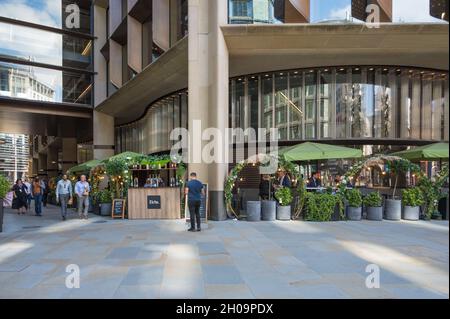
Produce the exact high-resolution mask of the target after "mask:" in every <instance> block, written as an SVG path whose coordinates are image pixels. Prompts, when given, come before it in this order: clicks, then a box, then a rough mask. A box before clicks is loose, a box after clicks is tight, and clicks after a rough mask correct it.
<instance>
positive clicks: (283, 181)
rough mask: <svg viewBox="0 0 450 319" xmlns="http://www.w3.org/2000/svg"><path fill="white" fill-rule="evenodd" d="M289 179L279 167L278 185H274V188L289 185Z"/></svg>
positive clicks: (290, 184)
mask: <svg viewBox="0 0 450 319" xmlns="http://www.w3.org/2000/svg"><path fill="white" fill-rule="evenodd" d="M291 186H292V183H291V179H290V178H289V176H288V175H287V174H286V171H285V170H284V169H281V170H279V171H278V185H277V186H275V188H276V189H279V188H281V187H291Z"/></svg>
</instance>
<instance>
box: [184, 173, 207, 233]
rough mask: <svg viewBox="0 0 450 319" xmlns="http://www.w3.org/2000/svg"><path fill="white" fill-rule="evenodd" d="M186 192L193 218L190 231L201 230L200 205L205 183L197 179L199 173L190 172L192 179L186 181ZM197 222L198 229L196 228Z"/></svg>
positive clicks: (191, 217)
mask: <svg viewBox="0 0 450 319" xmlns="http://www.w3.org/2000/svg"><path fill="white" fill-rule="evenodd" d="M184 193H185V194H186V195H187V196H188V207H189V215H190V220H191V228H189V229H188V231H191V232H194V231H198V232H199V231H201V219H200V205H201V202H202V194H203V195H204V194H205V191H204V189H203V183H202V182H200V181H199V180H198V179H197V173H194V172H192V173H191V174H190V181H189V182H187V183H186V187H185V189H184ZM195 222H197V230H196V229H195Z"/></svg>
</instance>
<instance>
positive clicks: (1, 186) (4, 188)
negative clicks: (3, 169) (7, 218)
mask: <svg viewBox="0 0 450 319" xmlns="http://www.w3.org/2000/svg"><path fill="white" fill-rule="evenodd" d="M10 188H11V185H9V182H8V180H7V179H6V178H5V177H4V176H3V175H0V233H1V232H2V231H3V199H4V198H5V197H6V194H8V192H9V190H10Z"/></svg>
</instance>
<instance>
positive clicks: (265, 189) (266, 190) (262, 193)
mask: <svg viewBox="0 0 450 319" xmlns="http://www.w3.org/2000/svg"><path fill="white" fill-rule="evenodd" d="M272 192H273V186H272V185H271V183H270V175H267V174H264V175H263V176H262V179H261V182H260V183H259V197H261V199H262V200H268V199H270V194H271V193H272Z"/></svg>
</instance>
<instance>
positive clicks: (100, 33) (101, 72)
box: [93, 5, 108, 106]
mask: <svg viewBox="0 0 450 319" xmlns="http://www.w3.org/2000/svg"><path fill="white" fill-rule="evenodd" d="M93 14H94V19H93V21H94V35H95V37H96V38H95V40H94V54H93V59H94V66H95V72H96V74H95V75H94V87H95V89H94V106H97V105H99V104H100V103H101V102H103V101H104V100H105V99H106V97H107V94H106V92H107V86H108V83H107V82H108V77H107V69H106V68H107V64H106V60H105V58H104V57H103V54H102V53H101V52H100V50H101V49H102V48H103V47H104V45H105V44H106V41H107V39H106V37H107V35H106V9H105V8H103V7H101V6H98V5H94V7H93Z"/></svg>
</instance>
